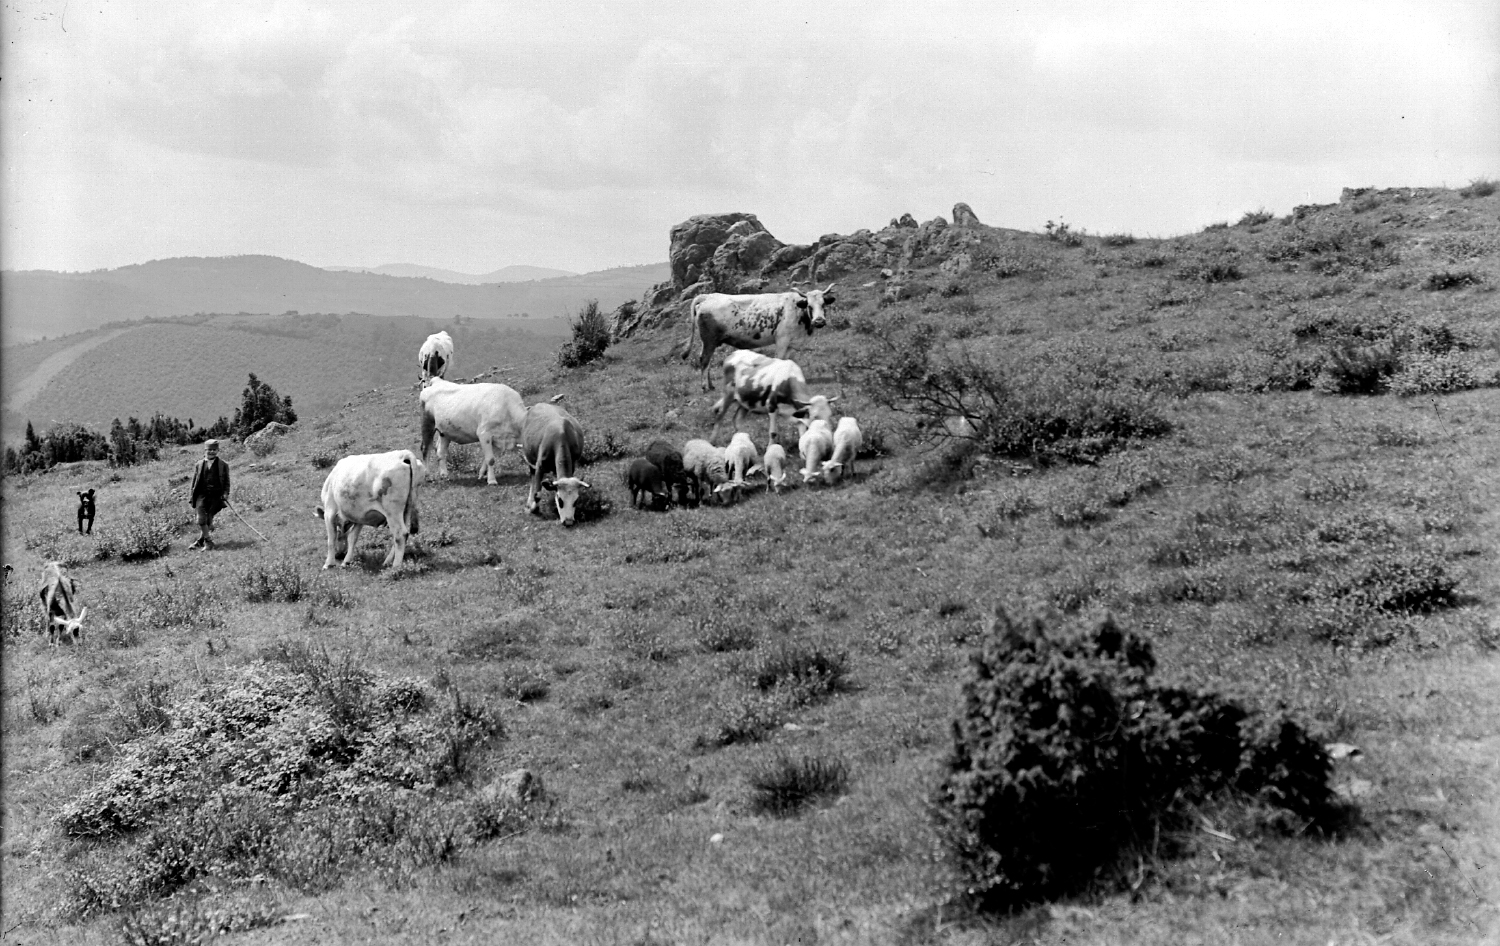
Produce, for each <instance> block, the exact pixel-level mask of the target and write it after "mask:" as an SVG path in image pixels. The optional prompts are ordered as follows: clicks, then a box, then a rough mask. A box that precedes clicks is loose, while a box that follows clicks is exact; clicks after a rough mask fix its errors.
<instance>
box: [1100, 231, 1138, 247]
mask: <svg viewBox="0 0 1500 946" xmlns="http://www.w3.org/2000/svg"><path fill="white" fill-rule="evenodd" d="M1099 242H1100V243H1103V244H1104V245H1105V246H1130V245H1131V244H1132V243H1134V242H1135V236H1134V235H1133V234H1130V233H1106V234H1105V235H1104V236H1102V237H1100V238H1099Z"/></svg>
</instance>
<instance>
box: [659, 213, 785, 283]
mask: <svg viewBox="0 0 1500 946" xmlns="http://www.w3.org/2000/svg"><path fill="white" fill-rule="evenodd" d="M782 246H783V244H782V242H781V241H780V240H778V239H776V238H775V237H774V236H772V235H771V234H770V232H769V231H767V230H766V228H765V227H764V226H762V225H761V222H760V221H759V220H758V219H756V217H755V215H754V214H747V213H727V214H702V215H700V216H697V217H690V218H688V219H687V220H684V221H683V222H682V223H679V224H677V225H676V226H675V227H673V228H672V231H671V244H670V247H669V249H668V252H667V260H668V263H669V264H670V266H671V271H672V285H673V287H675V288H676V289H677V291H678V298H682V297H684V296H686V295H687V290H688V289H689V288H690V287H692V286H694V285H695V284H700V283H706V284H707V285H708V286H709V288H708V289H699V290H697V291H698V292H738V291H739V290H740V287H741V285H742V283H743V282H744V281H745V280H746V279H749V278H752V277H754V276H755V275H757V274H758V273H759V272H760V269H761V267H762V266H763V265H764V264H765V263H766V262H767V261H768V260H769V259H771V258H772V257H773V256H774V255H775V253H776V252H777V251H778V250H780V249H781V248H782Z"/></svg>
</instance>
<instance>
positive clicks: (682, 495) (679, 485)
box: [646, 440, 689, 506]
mask: <svg viewBox="0 0 1500 946" xmlns="http://www.w3.org/2000/svg"><path fill="white" fill-rule="evenodd" d="M646 459H647V460H650V461H651V464H652V465H653V466H655V467H656V468H657V469H658V470H660V471H661V479H662V483H663V484H665V485H666V487H667V488H668V489H669V490H671V491H672V494H673V495H672V498H673V500H674V501H675V502H676V503H677V505H679V506H686V505H687V499H688V485H689V484H688V477H687V473H686V471H685V470H684V469H683V466H682V451H681V450H678V449H677V448H676V447H674V446H672V445H671V444H669V443H667V442H666V441H665V440H653V441H652V442H651V445H650V446H649V447H647V448H646Z"/></svg>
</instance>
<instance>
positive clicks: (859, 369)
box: [849, 322, 1170, 463]
mask: <svg viewBox="0 0 1500 946" xmlns="http://www.w3.org/2000/svg"><path fill="white" fill-rule="evenodd" d="M869 337H870V339H871V343H870V344H868V345H867V346H866V347H865V350H864V351H863V352H862V354H861V355H860V356H859V359H858V360H856V361H854V362H853V363H851V364H850V365H849V368H850V369H851V370H852V371H854V372H855V373H857V374H859V375H860V376H861V379H862V381H863V383H864V385H865V388H866V390H867V391H868V393H869V395H870V397H871V398H872V399H873V400H875V401H876V402H877V403H879V404H881V405H882V406H885V407H888V408H890V409H891V410H893V411H896V412H897V413H900V414H905V415H907V416H909V417H914V418H915V419H916V421H917V424H916V426H915V429H914V430H913V436H914V437H915V438H916V439H922V438H923V437H932V436H936V437H939V438H948V439H958V440H967V441H972V442H974V443H976V444H978V445H980V446H981V447H982V448H983V449H984V450H986V451H988V452H990V453H993V454H997V455H1003V456H1016V457H1025V458H1030V459H1033V460H1035V461H1038V462H1043V463H1049V462H1085V463H1092V462H1097V461H1098V460H1099V459H1100V458H1101V457H1103V456H1104V455H1106V454H1108V453H1110V452H1112V451H1114V450H1117V449H1119V448H1121V447H1123V446H1125V445H1126V444H1128V443H1129V442H1131V441H1133V440H1136V439H1140V438H1146V437H1155V436H1160V435H1161V434H1164V433H1166V432H1167V431H1168V430H1169V429H1170V425H1169V424H1168V423H1167V421H1166V419H1165V417H1163V416H1162V414H1161V413H1160V412H1159V410H1158V408H1157V404H1156V397H1155V396H1154V395H1153V394H1151V393H1149V392H1147V391H1143V390H1141V388H1140V386H1138V385H1137V384H1135V383H1134V382H1133V381H1132V380H1131V379H1130V375H1129V371H1130V369H1129V367H1128V365H1127V364H1126V363H1125V362H1124V361H1123V359H1121V358H1120V357H1119V356H1118V355H1112V354H1110V353H1109V352H1107V351H1105V350H1104V349H1102V348H1098V347H1093V346H1088V345H1078V344H1072V345H1068V344H1063V345H1057V346H1055V347H1053V348H1048V349H1042V350H1039V351H1034V352H1029V353H1027V354H1026V355H1024V356H1020V357H1018V358H1017V359H1016V360H1015V361H1014V362H1013V363H1001V362H999V361H998V360H995V359H993V358H992V357H987V356H985V355H983V354H981V353H977V352H976V350H975V349H974V348H973V347H972V346H969V345H963V344H950V340H949V339H948V338H947V337H946V336H944V335H943V334H941V333H940V332H939V330H938V329H937V327H935V326H933V325H931V324H928V323H922V322H918V323H916V324H914V325H909V326H899V325H893V324H890V323H886V324H883V325H881V326H877V327H874V328H872V329H871V331H870V333H869ZM956 418H966V419H967V420H966V421H965V422H963V423H957V422H956V421H955V419H956ZM955 459H958V460H962V459H963V458H962V457H957V458H955Z"/></svg>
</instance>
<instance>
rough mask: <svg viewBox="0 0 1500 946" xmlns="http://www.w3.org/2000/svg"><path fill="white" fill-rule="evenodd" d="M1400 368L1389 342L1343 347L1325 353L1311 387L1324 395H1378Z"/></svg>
mask: <svg viewBox="0 0 1500 946" xmlns="http://www.w3.org/2000/svg"><path fill="white" fill-rule="evenodd" d="M1400 366H1401V360H1400V358H1399V357H1398V356H1397V354H1396V349H1395V347H1394V346H1393V345H1392V344H1391V343H1390V342H1379V343H1377V344H1374V345H1343V346H1340V347H1337V348H1332V349H1330V350H1329V351H1328V353H1327V356H1326V358H1325V359H1324V361H1323V368H1322V371H1321V372H1320V373H1319V374H1318V377H1317V378H1316V379H1315V380H1314V381H1313V387H1314V388H1315V389H1316V390H1318V391H1321V392H1322V393H1324V394H1379V393H1380V392H1381V391H1383V390H1385V384H1386V379H1387V378H1389V377H1390V376H1391V375H1393V374H1395V373H1396V371H1397V369H1398V368H1400Z"/></svg>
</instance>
